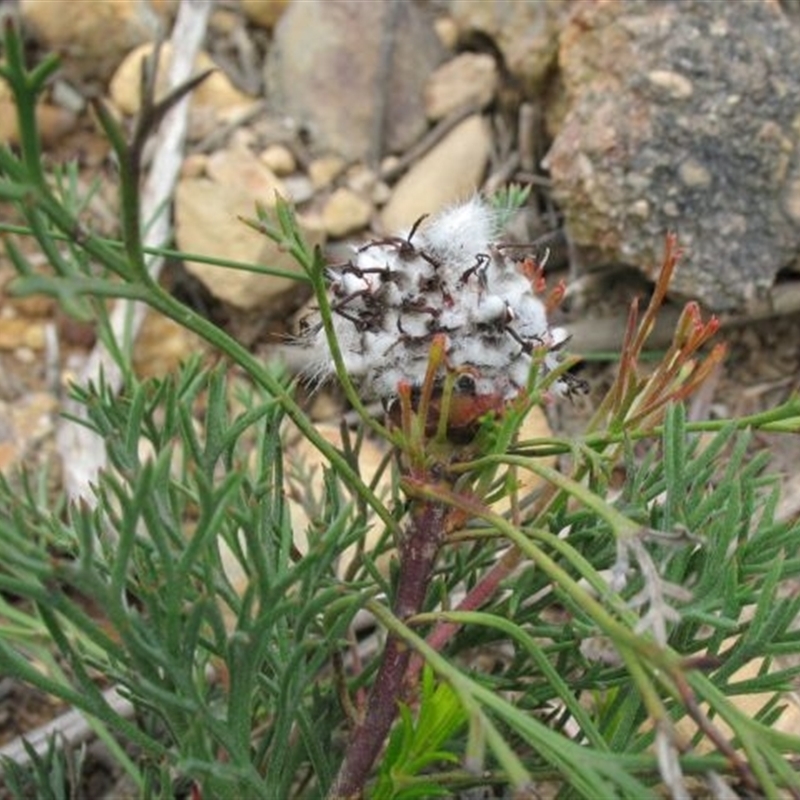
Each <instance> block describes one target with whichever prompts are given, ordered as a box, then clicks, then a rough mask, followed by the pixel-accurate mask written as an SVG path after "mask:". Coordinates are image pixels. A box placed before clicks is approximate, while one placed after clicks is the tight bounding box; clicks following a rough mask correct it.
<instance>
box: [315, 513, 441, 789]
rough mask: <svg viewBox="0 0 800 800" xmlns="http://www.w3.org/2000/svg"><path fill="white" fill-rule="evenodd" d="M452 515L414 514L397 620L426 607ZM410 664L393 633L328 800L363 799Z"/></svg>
mask: <svg viewBox="0 0 800 800" xmlns="http://www.w3.org/2000/svg"><path fill="white" fill-rule="evenodd" d="M446 516H447V508H446V507H445V506H444V505H442V504H440V503H431V502H424V503H421V504H419V506H418V507H417V508H416V509H415V511H414V512H412V515H411V519H410V522H409V527H408V529H407V530H406V532H405V537H404V540H403V542H402V544H401V545H400V572H399V576H398V584H397V595H396V596H395V600H394V604H393V611H394V615H395V616H396V617H397V618H398V619H400V620H402V621H406V620H408V619H409V618H410V617H412V616H414V615H415V614H417V613H419V612H420V611H421V610H422V608H423V604H424V602H425V595H426V593H427V590H428V586H429V584H430V580H431V576H432V575H433V570H434V567H435V566H436V557H437V555H438V553H439V548H440V546H441V544H442V540H443V539H444V535H445V519H446ZM410 659H411V650H409V649H408V645H406V644H405V642H403V640H402V639H400V638H399V637H398V636H397V635H396V634H394V633H390V634H389V635H388V637H387V639H386V646H385V648H384V651H383V657H382V660H381V665H380V667H379V668H378V674H377V675H376V676H375V681H374V682H373V684H372V688H371V689H370V693H369V695H368V697H367V707H366V711H365V715H364V719H363V720H362V721H361V722H360V723H359V724H358V725H357V726H356V728H355V729H354V730H353V733H352V735H351V737H350V742H349V744H348V747H347V751H346V753H345V756H344V761H343V762H342V766H341V767H340V769H339V774H338V775H337V776H336V779H335V780H334V782H333V785H332V786H331V789H330V791H329V793H328V800H357V799H358V798H360V797H362V796H363V791H364V785H365V784H366V782H367V779H368V778H369V774H370V771H371V770H372V765H373V764H374V763H375V760H376V759H377V757H378V755H379V753H380V751H381V748H382V747H383V744H384V742H385V740H386V737H387V735H388V733H389V730H390V728H391V727H392V722H394V719H395V717H396V715H397V704H398V702H399V700H400V699H401V697H402V694H403V683H404V678H405V675H406V672H407V670H408V664H409V661H410Z"/></svg>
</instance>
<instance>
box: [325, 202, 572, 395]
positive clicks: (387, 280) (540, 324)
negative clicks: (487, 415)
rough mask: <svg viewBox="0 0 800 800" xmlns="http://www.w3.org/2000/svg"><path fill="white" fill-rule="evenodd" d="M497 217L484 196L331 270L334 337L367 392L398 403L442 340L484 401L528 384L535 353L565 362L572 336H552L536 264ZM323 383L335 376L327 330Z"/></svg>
mask: <svg viewBox="0 0 800 800" xmlns="http://www.w3.org/2000/svg"><path fill="white" fill-rule="evenodd" d="M499 234H500V231H499V230H498V224H497V213H496V212H495V211H494V209H492V207H491V206H490V205H489V204H488V203H487V202H486V201H484V200H482V199H481V198H474V199H472V200H470V201H468V202H466V203H464V204H462V205H459V206H456V207H454V208H451V209H449V210H446V211H444V212H442V213H441V214H440V215H438V216H436V217H434V218H433V219H430V220H426V221H425V222H424V223H423V224H422V225H420V226H419V229H418V230H415V229H412V230H411V231H409V232H407V233H406V234H404V235H402V236H397V237H389V238H386V239H379V240H375V241H372V242H369V243H368V244H366V245H364V246H363V247H360V248H359V249H357V250H356V251H355V253H354V256H353V258H352V259H351V260H350V261H349V262H348V263H346V264H343V265H339V266H336V267H331V268H329V269H328V278H329V280H330V303H331V308H332V310H333V322H334V330H335V333H336V338H337V341H338V342H339V347H340V349H341V352H342V357H343V359H344V365H345V367H346V369H347V371H348V373H349V374H350V376H351V377H352V378H353V380H354V381H355V382H356V383H357V384H358V385H359V386H360V388H361V390H362V391H363V392H364V394H365V395H367V396H371V397H376V398H380V399H382V400H387V401H390V400H391V399H392V398H394V397H395V396H396V395H397V387H398V384H399V382H400V381H406V382H408V383H410V384H411V385H412V386H420V385H421V384H422V381H423V379H424V377H425V373H426V369H427V366H428V357H429V354H430V347H431V343H432V340H433V337H434V336H435V335H437V334H443V335H444V336H445V337H446V343H447V345H446V359H447V366H448V368H449V369H451V370H453V371H455V372H457V373H465V374H467V375H469V376H470V380H469V381H467V383H468V384H469V385H470V391H471V392H474V393H475V394H476V395H494V396H497V397H499V398H501V399H502V400H503V401H508V400H511V399H513V398H514V397H516V396H517V395H518V394H519V393H520V391H522V390H523V389H524V388H525V386H526V385H527V383H528V379H529V375H530V370H531V364H532V360H533V358H534V357H535V356H534V354H535V353H537V352H538V353H541V352H544V353H545V355H544V358H543V361H542V366H543V368H544V369H545V370H547V369H552V368H553V367H554V366H555V364H556V363H557V357H556V354H555V352H554V351H555V348H557V347H558V346H559V345H560V344H561V343H563V340H564V338H565V336H564V333H563V331H561V330H559V329H555V330H554V329H551V328H550V326H549V324H548V321H547V314H546V307H545V303H544V302H543V300H542V298H541V297H540V296H539V295H538V294H537V287H536V283H537V281H536V280H535V279H534V277H535V276H534V275H533V274H532V272H531V267H532V266H535V265H534V262H532V261H530V260H527V261H526V260H521V259H516V258H514V257H513V255H514V254H518V253H519V249H518V248H513V249H512V248H508V247H505V246H503V245H502V244H500V243H499V242H498V235H499ZM309 343H310V345H311V346H312V347H313V348H314V349H315V350H317V352H319V358H318V359H317V360H316V361H315V363H314V365H313V366H312V369H311V372H313V374H314V376H315V377H322V378H324V377H328V376H329V375H331V374H333V371H334V364H333V360H332V358H331V356H330V352H329V349H328V346H327V342H326V339H325V334H324V331H323V330H322V329H321V326H317V327H316V330H315V331H314V332H313V333H312V334H311V336H310V337H309Z"/></svg>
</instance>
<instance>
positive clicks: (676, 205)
mask: <svg viewBox="0 0 800 800" xmlns="http://www.w3.org/2000/svg"><path fill="white" fill-rule="evenodd" d="M559 61H560V68H561V74H562V78H563V85H564V92H565V98H562V100H561V101H560V102H558V103H555V104H554V105H553V106H552V107H551V109H550V113H551V118H550V124H551V128H552V129H553V130H554V132H555V140H554V143H553V146H552V148H551V150H550V152H549V153H548V155H547V158H546V159H545V166H546V167H547V168H548V169H549V170H550V172H551V175H552V180H553V191H554V195H555V197H556V199H557V200H558V202H559V203H560V204H561V207H562V208H563V210H564V213H565V218H566V226H567V230H568V233H569V235H570V236H571V238H572V240H573V242H574V243H575V244H576V245H577V246H578V252H579V254H580V255H581V257H582V263H584V264H586V265H591V264H594V265H597V264H604V263H611V262H614V263H626V264H631V265H635V266H638V267H640V268H641V269H643V270H644V271H645V272H648V271H652V270H654V269H655V268H656V266H657V265H658V263H659V261H660V257H661V251H662V248H663V238H664V234H665V232H667V231H669V230H674V231H676V232H677V233H678V236H679V238H680V241H681V244H682V245H683V246H684V248H685V249H686V251H687V257H686V258H685V259H684V262H683V264H682V265H681V267H680V268H679V270H678V272H677V274H676V276H675V278H674V280H673V286H672V288H673V290H674V291H675V292H676V293H678V294H681V295H684V296H692V297H696V298H698V299H700V300H702V301H704V302H705V303H706V304H708V305H709V306H711V307H712V308H715V309H719V310H722V309H733V308H737V307H741V306H743V305H745V304H746V302H747V300H748V299H749V298H751V297H752V296H754V295H755V294H757V293H758V292H759V291H760V290H763V289H765V288H767V287H769V286H770V285H771V284H772V282H773V280H774V277H775V275H776V273H777V272H778V271H779V270H781V269H782V268H783V267H785V266H787V265H788V264H789V263H790V262H791V261H792V260H793V259H795V258H796V256H797V252H798V249H800V151H799V149H798V148H799V147H800V30H798V29H797V28H796V26H793V25H792V24H790V22H789V21H788V20H787V19H786V18H785V17H784V16H783V15H782V13H781V11H780V9H779V7H778V6H777V4H769V3H707V2H702V1H701V0H687V1H686V2H681V3H651V2H647V1H646V0H632V1H629V2H607V3H603V4H595V3H586V4H582V5H581V6H579V7H578V9H577V10H576V13H575V15H574V16H573V18H572V20H571V22H570V25H569V26H568V27H567V28H566V29H565V31H564V32H563V34H562V37H561V42H560V53H559ZM564 100H565V102H564Z"/></svg>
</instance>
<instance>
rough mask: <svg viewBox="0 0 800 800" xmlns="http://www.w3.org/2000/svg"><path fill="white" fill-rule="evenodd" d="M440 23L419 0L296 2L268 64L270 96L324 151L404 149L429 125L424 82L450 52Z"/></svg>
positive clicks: (348, 155)
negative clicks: (442, 41) (439, 33)
mask: <svg viewBox="0 0 800 800" xmlns="http://www.w3.org/2000/svg"><path fill="white" fill-rule="evenodd" d="M432 23H433V20H432V19H431V18H429V15H428V14H426V13H424V9H423V7H422V5H421V4H419V3H415V2H411V0H395V1H394V2H391V3H388V2H363V0H337V2H335V3H331V2H327V0H303V2H301V3H292V4H290V5H289V7H288V8H287V9H286V11H285V12H284V14H283V16H282V17H281V19H280V21H279V22H278V24H277V26H276V28H275V40H274V42H273V45H272V47H271V48H270V52H269V57H268V60H267V64H266V86H267V96H268V100H269V102H270V103H271V105H272V106H273V108H274V109H275V110H276V111H278V112H280V113H283V114H285V115H287V116H289V117H290V118H292V119H293V120H294V121H295V122H296V124H297V125H298V126H299V127H302V128H305V129H306V130H307V131H308V133H309V138H310V140H311V146H312V149H313V150H314V151H316V152H324V151H333V152H335V153H338V154H339V155H341V156H343V157H344V158H345V159H347V160H352V161H368V160H375V159H377V158H379V157H380V156H381V155H384V154H385V151H391V152H401V151H402V150H404V149H406V148H407V147H408V146H409V145H411V144H412V143H413V142H414V141H415V140H416V139H417V138H418V137H419V136H420V135H421V134H422V133H423V132H424V131H425V128H426V120H425V111H424V107H423V96H422V95H423V87H424V85H425V81H426V79H427V77H428V75H430V73H431V71H432V70H433V69H434V68H435V67H436V66H437V64H439V62H440V61H441V60H442V59H443V57H444V52H443V48H442V46H441V44H440V43H439V40H438V38H437V37H436V34H435V32H434V28H433V24H432ZM387 55H388V57H387ZM378 149H381V150H383V151H384V152H376V150H378Z"/></svg>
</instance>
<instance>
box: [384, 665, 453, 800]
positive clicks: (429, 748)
mask: <svg viewBox="0 0 800 800" xmlns="http://www.w3.org/2000/svg"><path fill="white" fill-rule="evenodd" d="M466 721H467V718H466V715H465V714H464V709H463V708H462V707H461V704H460V703H459V701H458V697H457V696H456V694H455V692H454V691H453V690H452V689H451V688H450V687H449V686H448V685H447V684H446V683H439V684H438V685H436V683H435V679H434V676H433V673H432V672H431V671H430V670H425V671H424V673H423V676H422V682H421V685H420V697H419V709H418V711H417V714H416V719H415V718H414V715H413V713H412V711H411V709H410V708H409V707H408V706H407V705H403V706H402V707H401V708H400V722H399V724H398V725H397V727H396V728H395V730H394V732H393V734H392V736H391V738H390V739H389V743H388V745H387V747H386V752H385V753H384V755H383V758H382V761H381V768H380V773H379V774H378V777H377V781H376V784H375V787H374V789H373V792H372V797H373V800H392V798H394V799H395V800H413V799H414V798H420V797H447V796H448V795H449V791H448V790H447V789H445V788H444V787H441V786H438V785H437V784H436V782H435V779H434V780H431V779H429V778H426V777H424V776H423V777H422V778H421V779H416V776H417V775H419V774H420V773H422V772H423V770H426V769H430V768H431V767H435V766H438V765H440V764H448V763H449V764H458V763H459V761H460V759H459V756H458V754H457V753H455V752H452V751H450V750H447V749H444V746H445V745H446V744H447V743H448V742H449V740H450V739H451V738H452V737H453V736H454V735H455V734H456V733H458V731H459V730H460V729H463V728H464V726H465V724H466Z"/></svg>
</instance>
